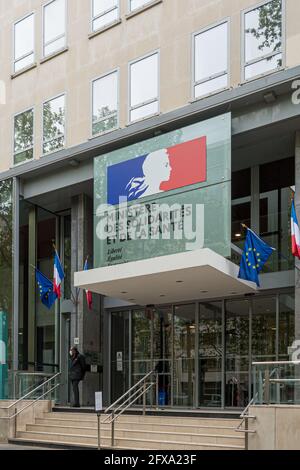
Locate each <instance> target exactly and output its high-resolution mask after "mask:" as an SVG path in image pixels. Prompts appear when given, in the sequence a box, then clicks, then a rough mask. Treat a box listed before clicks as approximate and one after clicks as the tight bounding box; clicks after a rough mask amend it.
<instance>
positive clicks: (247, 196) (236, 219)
mask: <svg viewBox="0 0 300 470" xmlns="http://www.w3.org/2000/svg"><path fill="white" fill-rule="evenodd" d="M231 189H232V202H231V242H232V244H233V245H232V246H233V247H237V250H236V249H233V250H232V254H231V260H232V261H233V262H234V263H236V264H239V263H240V261H241V256H240V253H239V251H238V250H243V247H244V241H245V237H246V230H244V229H243V227H242V224H245V225H247V227H251V169H250V168H246V169H244V170H239V171H234V172H233V173H232V181H231Z"/></svg>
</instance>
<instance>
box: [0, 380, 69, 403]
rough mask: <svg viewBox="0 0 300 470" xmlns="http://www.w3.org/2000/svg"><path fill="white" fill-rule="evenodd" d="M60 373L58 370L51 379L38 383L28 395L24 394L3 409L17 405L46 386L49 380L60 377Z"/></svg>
mask: <svg viewBox="0 0 300 470" xmlns="http://www.w3.org/2000/svg"><path fill="white" fill-rule="evenodd" d="M59 375H61V372H58V373H57V374H55V375H53V376H52V377H51V378H50V379H48V380H46V382H43V383H42V384H40V385H38V386H37V387H36V388H34V389H33V390H31V391H30V392H28V393H27V394H26V395H24V396H23V397H21V398H19V399H18V400H17V401H15V402H14V403H12V404H11V405H9V406H6V407H4V408H3V409H5V410H9V409H10V408H13V407H14V406H16V405H17V404H18V403H19V402H21V401H23V400H25V398H27V397H29V396H30V395H31V394H32V393H34V392H36V391H37V390H39V389H40V388H42V387H44V386H45V385H46V384H47V383H48V382H52V380H54V379H55V378H56V377H58V376H59Z"/></svg>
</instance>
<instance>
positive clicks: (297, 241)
mask: <svg viewBox="0 0 300 470" xmlns="http://www.w3.org/2000/svg"><path fill="white" fill-rule="evenodd" d="M291 233H292V254H293V256H295V257H296V258H298V259H300V229H299V224H298V219H297V214H296V209H295V203H294V199H293V201H292V211H291Z"/></svg>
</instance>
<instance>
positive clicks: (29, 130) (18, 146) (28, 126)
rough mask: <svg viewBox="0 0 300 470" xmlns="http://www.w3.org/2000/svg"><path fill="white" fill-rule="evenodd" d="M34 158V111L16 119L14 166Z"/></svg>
mask: <svg viewBox="0 0 300 470" xmlns="http://www.w3.org/2000/svg"><path fill="white" fill-rule="evenodd" d="M32 158H33V109H29V110H27V111H24V112H23V113H20V114H17V115H16V116H15V117H14V164H15V165H18V164H19V163H23V162H25V161H27V160H31V159H32Z"/></svg>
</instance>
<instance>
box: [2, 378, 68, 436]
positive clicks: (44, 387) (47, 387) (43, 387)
mask: <svg viewBox="0 0 300 470" xmlns="http://www.w3.org/2000/svg"><path fill="white" fill-rule="evenodd" d="M60 375H61V372H58V373H57V374H55V375H53V376H52V377H50V378H49V379H48V380H46V381H45V382H43V383H41V384H40V385H38V386H37V387H36V388H34V389H33V390H31V391H30V392H28V393H26V394H25V395H24V396H22V397H21V398H19V399H18V400H16V401H14V402H13V403H11V404H10V405H9V406H7V407H4V408H2V409H6V410H7V411H8V416H2V417H0V419H7V420H11V419H15V426H14V437H16V431H17V417H18V416H19V415H20V414H21V413H22V412H23V411H25V410H27V409H28V408H30V407H34V406H35V405H36V403H37V402H38V401H40V400H41V399H42V398H44V397H45V396H47V395H49V393H52V392H53V391H54V390H56V389H57V388H58V387H59V386H60V383H57V384H55V385H53V386H51V383H52V382H53V381H55V380H56V379H57V378H58V377H59V376H60ZM39 391H42V393H41V395H38V396H37V397H35V396H34V394H37V392H39ZM32 395H33V400H32V401H30V403H27V404H26V406H24V407H23V408H21V409H20V410H18V409H17V407H18V405H19V404H20V403H21V402H22V401H24V400H26V401H28V400H30V397H32ZM12 408H13V409H14V413H13V414H12V415H10V410H11V409H12Z"/></svg>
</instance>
